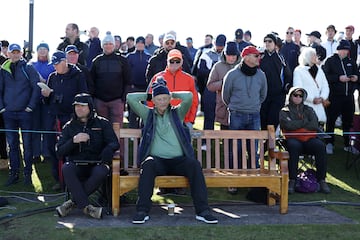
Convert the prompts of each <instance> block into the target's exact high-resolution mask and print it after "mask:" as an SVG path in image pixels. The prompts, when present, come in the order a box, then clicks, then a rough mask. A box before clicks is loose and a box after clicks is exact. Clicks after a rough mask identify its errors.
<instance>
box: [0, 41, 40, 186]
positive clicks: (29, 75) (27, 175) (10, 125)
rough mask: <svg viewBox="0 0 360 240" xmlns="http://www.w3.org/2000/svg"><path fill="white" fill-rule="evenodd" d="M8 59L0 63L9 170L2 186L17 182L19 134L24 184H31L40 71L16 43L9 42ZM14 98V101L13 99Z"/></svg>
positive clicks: (0, 99)
mask: <svg viewBox="0 0 360 240" xmlns="http://www.w3.org/2000/svg"><path fill="white" fill-rule="evenodd" d="M8 56H9V59H8V60H6V61H5V62H4V63H3V65H2V66H1V70H0V71H1V72H0V113H2V114H3V118H4V122H5V129H7V130H8V131H7V132H6V138H7V141H8V144H9V156H10V171H9V178H8V180H7V181H6V183H5V185H6V186H9V185H12V184H15V183H17V182H18V181H19V172H20V165H21V159H20V152H19V149H20V136H19V132H18V131H19V129H21V137H22V142H23V149H24V151H23V152H24V163H25V165H24V184H25V185H32V180H31V174H32V157H33V156H32V155H33V154H32V141H31V132H29V130H31V129H32V112H33V110H34V109H35V108H36V106H37V104H38V101H39V99H40V91H39V87H38V86H37V83H38V82H39V80H40V79H39V74H38V73H37V71H36V70H35V68H34V67H33V66H32V65H29V64H27V63H26V61H25V60H24V59H23V58H22V49H21V47H20V45H19V44H16V43H13V44H10V46H9V48H8ZM15 100H16V101H15Z"/></svg>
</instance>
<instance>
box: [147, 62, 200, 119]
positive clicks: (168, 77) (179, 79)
mask: <svg viewBox="0 0 360 240" xmlns="http://www.w3.org/2000/svg"><path fill="white" fill-rule="evenodd" d="M158 76H162V77H163V78H164V79H165V81H166V83H167V87H168V88H169V91H170V92H176V91H189V92H192V93H193V102H192V105H191V108H190V109H189V112H188V113H187V114H186V116H185V119H184V122H185V123H187V122H190V123H194V122H195V117H196V112H197V107H198V104H199V96H198V92H197V90H196V88H195V80H194V78H193V77H192V76H191V75H190V74H188V73H186V72H183V71H182V70H181V69H179V70H177V71H176V72H175V73H171V72H170V71H169V69H168V68H166V69H165V70H164V71H162V72H159V73H157V74H155V75H154V77H153V78H152V79H151V82H150V84H149V89H148V93H150V94H151V93H152V88H151V83H152V82H154V81H155V80H156V78H157V77H158ZM179 103H180V100H178V99H172V100H171V105H172V106H176V105H178V104H179ZM148 106H150V107H153V106H154V103H153V102H152V101H149V102H148Z"/></svg>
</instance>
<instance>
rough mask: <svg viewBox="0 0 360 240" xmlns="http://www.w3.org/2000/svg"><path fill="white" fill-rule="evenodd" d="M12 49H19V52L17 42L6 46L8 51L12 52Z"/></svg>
mask: <svg viewBox="0 0 360 240" xmlns="http://www.w3.org/2000/svg"><path fill="white" fill-rule="evenodd" d="M13 51H20V52H21V47H20V45H19V44H17V43H12V44H10V46H9V48H8V52H13Z"/></svg>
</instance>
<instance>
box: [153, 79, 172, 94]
mask: <svg viewBox="0 0 360 240" xmlns="http://www.w3.org/2000/svg"><path fill="white" fill-rule="evenodd" d="M151 88H152V95H153V97H155V96H157V95H160V94H170V92H169V89H168V88H167V86H166V81H165V80H164V78H163V77H158V78H157V79H156V80H155V82H153V83H152V85H151Z"/></svg>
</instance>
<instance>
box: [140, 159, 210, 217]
mask: <svg viewBox="0 0 360 240" xmlns="http://www.w3.org/2000/svg"><path fill="white" fill-rule="evenodd" d="M163 175H178V176H185V177H187V178H188V180H189V184H190V190H191V197H192V199H193V203H194V207H195V212H196V214H199V213H201V212H203V211H205V210H209V205H208V194H207V188H206V184H205V179H204V175H203V173H202V168H201V166H200V163H199V162H198V161H197V160H196V159H188V158H186V157H185V156H183V157H178V158H174V159H164V158H159V157H151V156H150V157H148V158H147V159H145V160H144V162H142V164H141V171H140V179H139V186H138V195H139V196H138V200H137V205H136V210H137V211H144V212H149V211H150V209H151V203H152V202H151V196H152V195H153V189H154V181H155V177H156V176H163Z"/></svg>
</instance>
